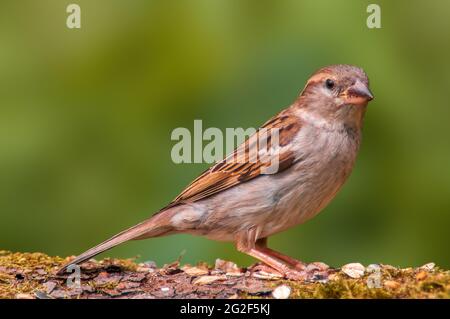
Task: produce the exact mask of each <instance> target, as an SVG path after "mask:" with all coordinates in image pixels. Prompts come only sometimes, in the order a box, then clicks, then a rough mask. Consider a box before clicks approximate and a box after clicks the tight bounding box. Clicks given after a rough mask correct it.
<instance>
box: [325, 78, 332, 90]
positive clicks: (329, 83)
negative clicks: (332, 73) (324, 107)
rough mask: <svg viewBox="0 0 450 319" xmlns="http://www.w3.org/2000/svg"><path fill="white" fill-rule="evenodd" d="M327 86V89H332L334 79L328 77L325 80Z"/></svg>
mask: <svg viewBox="0 0 450 319" xmlns="http://www.w3.org/2000/svg"><path fill="white" fill-rule="evenodd" d="M325 86H326V87H327V89H329V90H331V89H332V88H334V81H333V80H332V79H327V80H326V81H325Z"/></svg>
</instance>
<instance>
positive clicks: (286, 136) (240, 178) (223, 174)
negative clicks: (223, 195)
mask: <svg viewBox="0 0 450 319" xmlns="http://www.w3.org/2000/svg"><path fill="white" fill-rule="evenodd" d="M300 126H301V123H300V121H299V119H298V117H297V116H295V115H293V114H291V113H290V112H287V111H283V112H281V113H279V114H278V115H276V116H275V117H273V118H272V119H270V120H269V121H267V122H266V123H265V124H264V125H263V126H262V127H261V128H260V129H259V130H258V131H257V132H256V133H255V134H254V135H252V136H251V137H250V138H249V139H247V140H246V141H245V142H244V143H242V144H241V145H240V146H239V147H237V148H236V150H235V151H234V152H233V153H231V154H230V155H228V156H227V157H226V158H224V159H223V160H222V161H220V162H218V163H216V164H215V165H213V166H211V167H210V168H209V169H208V170H206V171H205V172H204V173H203V174H201V175H200V176H199V177H197V178H196V179H195V180H194V181H193V182H192V183H191V184H189V186H188V187H186V189H185V190H184V191H183V192H182V193H181V194H180V195H178V196H177V197H176V198H175V199H174V200H173V201H172V202H171V203H170V204H169V205H168V206H167V207H172V206H175V205H178V204H182V203H192V202H195V201H198V200H201V199H204V198H207V197H209V196H212V195H214V194H217V193H218V192H221V191H224V190H226V189H229V188H231V187H233V186H236V185H239V184H242V183H245V182H247V181H249V180H252V179H254V178H256V177H258V176H260V175H263V174H264V172H263V171H262V170H263V169H264V168H265V167H268V166H269V163H270V162H271V161H270V158H266V159H265V160H263V161H260V160H255V161H250V160H249V154H255V153H252V152H254V151H255V147H256V148H257V147H258V140H259V139H260V140H259V145H261V140H262V139H265V143H266V144H262V145H267V148H270V147H271V146H272V145H271V137H272V135H270V133H269V134H262V133H261V132H262V128H265V129H268V130H269V132H270V129H272V128H277V129H278V130H279V131H278V132H279V133H278V134H279V137H278V138H279V146H280V147H279V149H278V150H279V152H274V153H273V154H270V155H269V154H266V155H265V156H266V157H270V156H279V159H278V161H279V162H278V163H279V166H278V170H277V171H276V172H274V173H279V172H281V171H283V170H285V169H287V168H289V167H290V166H291V165H292V164H293V162H294V154H293V153H292V151H291V150H290V147H289V145H288V144H289V142H290V141H292V139H293V138H294V137H295V135H296V134H297V132H298V131H299V130H300ZM251 151H252V152H251ZM167 207H166V208H167Z"/></svg>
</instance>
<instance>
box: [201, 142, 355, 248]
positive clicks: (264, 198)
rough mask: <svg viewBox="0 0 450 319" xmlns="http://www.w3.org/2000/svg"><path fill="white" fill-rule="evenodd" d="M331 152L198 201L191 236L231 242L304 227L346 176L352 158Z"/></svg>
mask: <svg viewBox="0 0 450 319" xmlns="http://www.w3.org/2000/svg"><path fill="white" fill-rule="evenodd" d="M324 145H325V144H324ZM341 145H342V144H341ZM344 146H345V145H344ZM323 148H324V149H327V148H326V147H325V146H324V147H323ZM336 149H337V150H338V151H333V152H331V151H330V152H319V153H318V155H317V157H316V158H311V157H309V158H308V159H307V160H305V161H300V162H298V163H296V164H294V165H293V166H291V167H290V168H289V169H287V170H285V171H283V172H281V173H277V174H274V175H264V176H260V177H257V178H255V179H253V180H251V181H249V182H246V183H243V184H240V185H238V186H236V187H233V188H232V189H229V190H228V191H226V192H222V193H219V194H217V195H215V196H213V197H210V198H208V199H205V200H204V201H201V203H199V204H200V205H202V207H203V209H204V210H205V213H204V215H203V217H202V222H201V223H200V224H199V225H198V227H197V229H196V230H194V231H193V233H196V234H199V235H203V236H206V237H208V238H210V239H215V240H224V241H233V240H235V237H236V234H237V233H239V232H240V231H243V230H246V229H249V228H252V227H257V228H258V229H259V230H260V231H259V237H260V238H262V237H267V236H270V235H273V234H275V233H278V232H281V231H284V230H286V229H288V228H290V227H293V226H295V225H298V224H301V223H304V222H305V221H307V220H308V219H310V218H312V217H314V216H315V215H316V214H318V213H319V212H320V211H321V210H322V209H323V208H324V207H325V206H326V205H327V204H328V203H329V202H330V201H331V200H332V199H333V198H334V196H335V195H336V193H337V192H338V191H339V189H340V188H341V187H342V185H343V184H344V182H345V180H346V179H347V177H348V176H349V175H350V172H351V169H352V167H353V164H354V160H355V156H356V152H349V151H348V149H347V148H346V147H340V148H336ZM316 153H317V152H316Z"/></svg>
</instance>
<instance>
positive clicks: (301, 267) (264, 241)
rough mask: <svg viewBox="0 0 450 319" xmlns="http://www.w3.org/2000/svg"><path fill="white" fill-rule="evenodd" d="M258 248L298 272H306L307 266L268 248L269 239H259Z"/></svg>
mask: <svg viewBox="0 0 450 319" xmlns="http://www.w3.org/2000/svg"><path fill="white" fill-rule="evenodd" d="M256 246H257V247H259V248H260V249H261V250H262V251H264V252H265V253H266V254H267V255H270V256H272V257H275V258H278V259H280V260H282V261H284V262H286V263H288V264H289V265H291V266H292V267H294V268H295V269H297V270H304V269H305V268H306V264H305V263H303V262H301V261H300V260H297V259H295V258H292V257H290V256H288V255H285V254H282V253H280V252H278V251H276V250H273V249H270V248H269V247H267V237H265V238H260V239H258V240H257V241H256Z"/></svg>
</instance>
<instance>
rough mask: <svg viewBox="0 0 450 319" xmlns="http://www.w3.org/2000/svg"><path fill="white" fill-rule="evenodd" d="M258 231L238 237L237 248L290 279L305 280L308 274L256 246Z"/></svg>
mask: <svg viewBox="0 0 450 319" xmlns="http://www.w3.org/2000/svg"><path fill="white" fill-rule="evenodd" d="M255 239H256V230H255V229H254V228H251V229H249V230H247V231H245V232H242V233H240V234H239V235H238V236H237V240H236V248H237V249H238V250H239V251H240V252H243V253H245V254H247V255H249V256H252V257H254V258H256V259H258V260H260V261H262V262H263V263H265V264H266V265H268V266H270V267H272V268H273V269H275V270H276V271H278V272H280V273H281V274H283V275H284V276H285V277H286V278H288V279H295V280H304V279H306V274H305V273H304V272H301V271H298V270H295V269H292V268H291V267H290V266H289V265H288V264H286V262H283V261H281V260H280V259H278V258H277V257H274V256H271V255H270V254H267V252H265V251H264V249H263V248H261V247H258V246H256V245H255V243H256V240H255Z"/></svg>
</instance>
